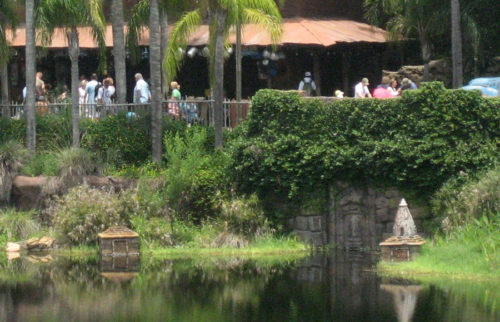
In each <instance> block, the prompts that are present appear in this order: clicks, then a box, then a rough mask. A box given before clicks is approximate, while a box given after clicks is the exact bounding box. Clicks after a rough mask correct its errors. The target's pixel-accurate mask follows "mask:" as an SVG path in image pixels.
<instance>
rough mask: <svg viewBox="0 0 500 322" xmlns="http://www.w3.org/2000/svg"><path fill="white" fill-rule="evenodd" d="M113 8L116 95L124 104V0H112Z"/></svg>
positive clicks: (125, 86) (125, 83)
mask: <svg viewBox="0 0 500 322" xmlns="http://www.w3.org/2000/svg"><path fill="white" fill-rule="evenodd" d="M111 8H112V10H111V15H110V19H111V26H112V28H113V59H114V63H115V64H114V65H115V83H116V97H117V99H118V103H120V104H123V103H125V102H126V100H127V70H126V68H127V67H126V61H125V34H124V32H123V26H124V12H123V0H112V2H111Z"/></svg>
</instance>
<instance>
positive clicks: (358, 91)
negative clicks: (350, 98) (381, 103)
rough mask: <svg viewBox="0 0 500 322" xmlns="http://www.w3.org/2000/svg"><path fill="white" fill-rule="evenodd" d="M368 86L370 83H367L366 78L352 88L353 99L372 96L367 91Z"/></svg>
mask: <svg viewBox="0 0 500 322" xmlns="http://www.w3.org/2000/svg"><path fill="white" fill-rule="evenodd" d="M368 85H370V82H369V81H368V78H366V77H364V78H363V79H362V80H361V82H359V83H358V84H356V86H354V97H355V98H364V97H372V94H370V90H369V89H368Z"/></svg>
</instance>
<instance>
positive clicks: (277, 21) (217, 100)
mask: <svg viewBox="0 0 500 322" xmlns="http://www.w3.org/2000/svg"><path fill="white" fill-rule="evenodd" d="M204 16H206V17H207V19H208V25H209V31H210V37H209V38H210V41H209V48H210V57H209V59H210V84H211V88H212V97H213V100H214V104H215V109H214V120H215V147H216V148H221V147H222V143H223V142H222V125H223V123H222V122H223V119H222V116H223V95H224V94H223V91H224V88H223V85H224V51H225V50H224V42H225V39H226V37H227V34H228V32H229V29H230V27H231V26H234V25H237V24H238V22H239V23H256V24H259V25H263V26H266V27H267V30H270V31H271V34H272V35H273V39H278V38H279V37H280V35H281V15H280V14H279V10H278V9H277V7H276V4H275V3H274V1H268V0H204V1H201V2H200V4H199V6H198V8H197V9H195V10H193V11H190V12H187V13H185V14H184V16H183V17H182V18H181V19H180V20H179V21H178V22H177V23H176V25H175V27H174V30H173V32H172V35H171V38H170V41H169V44H168V47H167V52H166V55H165V58H164V62H163V72H164V74H165V75H166V76H165V78H166V79H167V81H170V80H171V79H173V78H174V77H175V75H176V73H177V70H178V69H179V68H180V66H181V62H182V59H183V56H182V55H181V54H180V51H179V48H182V49H185V47H186V46H187V39H188V38H189V36H190V35H191V34H192V33H193V32H194V31H195V30H196V29H197V28H198V26H199V25H200V24H201V22H202V19H203V17H204Z"/></svg>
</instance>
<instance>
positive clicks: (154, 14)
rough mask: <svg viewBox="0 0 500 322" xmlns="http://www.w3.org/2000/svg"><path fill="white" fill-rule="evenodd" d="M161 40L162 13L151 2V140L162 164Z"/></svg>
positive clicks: (154, 1)
mask: <svg viewBox="0 0 500 322" xmlns="http://www.w3.org/2000/svg"><path fill="white" fill-rule="evenodd" d="M160 42H161V39H160V11H159V7H158V0H150V14H149V67H150V75H151V96H152V102H151V108H152V111H151V113H152V118H151V119H152V121H151V123H152V124H151V127H152V130H151V138H152V144H153V147H152V148H153V149H152V150H153V154H152V157H153V161H155V162H157V163H159V162H161V152H162V151H161V150H162V144H161V139H162V138H161V136H162V129H161V117H162V115H161V114H162V113H161V64H160V61H161V57H160V55H161V44H160Z"/></svg>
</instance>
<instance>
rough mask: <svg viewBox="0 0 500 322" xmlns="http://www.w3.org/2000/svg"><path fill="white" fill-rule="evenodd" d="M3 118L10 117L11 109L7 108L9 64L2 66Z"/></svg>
mask: <svg viewBox="0 0 500 322" xmlns="http://www.w3.org/2000/svg"><path fill="white" fill-rule="evenodd" d="M2 104H3V105H4V106H3V107H2V117H3V118H9V117H10V108H9V107H8V106H7V105H8V104H9V68H8V65H7V63H5V65H3V66H2Z"/></svg>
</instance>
